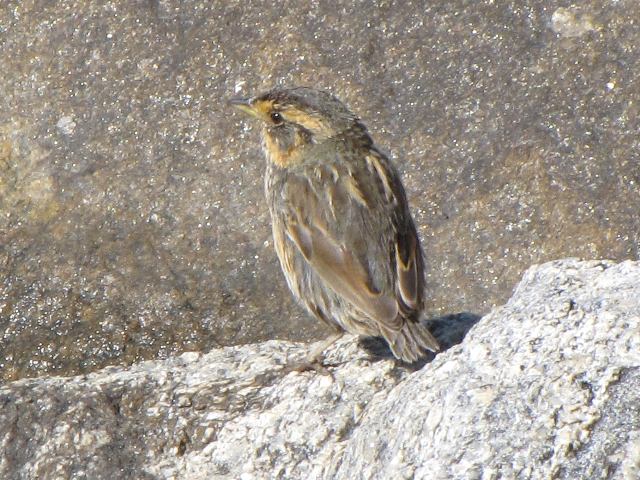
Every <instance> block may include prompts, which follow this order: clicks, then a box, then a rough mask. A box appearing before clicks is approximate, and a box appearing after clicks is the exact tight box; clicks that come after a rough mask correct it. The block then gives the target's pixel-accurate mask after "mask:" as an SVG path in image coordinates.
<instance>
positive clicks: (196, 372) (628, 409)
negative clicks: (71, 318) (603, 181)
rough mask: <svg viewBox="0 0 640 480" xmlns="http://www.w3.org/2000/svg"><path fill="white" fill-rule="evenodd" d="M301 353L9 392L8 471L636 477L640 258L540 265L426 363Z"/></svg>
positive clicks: (226, 353)
mask: <svg viewBox="0 0 640 480" xmlns="http://www.w3.org/2000/svg"><path fill="white" fill-rule="evenodd" d="M449 320H450V322H452V321H453V320H452V319H449ZM456 328H457V326H456V325H451V329H452V330H456ZM454 336H455V335H454ZM439 337H440V338H441V339H443V340H444V342H445V343H447V342H448V341H447V340H446V339H447V338H448V337H447V328H445V327H442V331H440V332H439ZM307 351H308V347H306V346H303V345H299V344H294V343H289V342H279V341H269V342H266V343H263V344H257V345H246V346H238V347H226V348H222V349H217V350H213V351H211V352H210V353H208V354H206V355H203V354H199V353H185V354H183V355H181V356H179V357H176V358H171V359H167V360H164V361H147V362H143V363H141V364H138V365H135V366H132V367H131V368H128V369H122V368H116V367H109V368H107V369H104V370H102V371H100V372H96V373H92V374H89V375H86V376H79V377H71V378H61V377H44V378H40V379H23V380H19V381H15V382H12V383H10V384H7V385H5V386H4V387H2V388H0V407H1V408H0V477H1V478H6V479H18V478H39V479H53V478H70V479H84V478H91V479H113V478H136V479H140V478H142V479H168V478H174V479H182V478H189V479H212V478H216V479H227V478H228V479H244V480H248V479H264V478H282V479H285V478H287V479H288V478H327V479H329V478H331V479H334V478H335V479H342V478H344V479H354V478H368V479H369V478H371V479H373V478H376V479H387V478H415V479H422V478H424V479H427V478H434V479H439V478H442V479H451V478H454V479H474V478H477V479H494V478H495V479H497V478H522V479H547V478H566V479H591V478H611V479H633V478H638V475H640V409H639V405H640V263H638V262H631V261H627V262H623V263H619V264H614V263H612V262H608V261H589V262H580V261H577V260H573V259H568V260H562V261H556V262H551V263H547V264H544V265H540V266H534V267H532V268H530V269H529V270H528V271H527V272H526V274H525V275H524V278H523V279H522V281H521V282H520V284H519V285H518V287H517V289H516V291H515V293H514V294H513V296H512V298H511V299H510V300H509V301H508V302H507V304H506V305H504V306H502V307H499V308H496V309H495V310H493V311H492V312H491V313H490V314H488V315H487V316H485V317H484V318H482V319H481V320H480V321H479V322H478V323H477V324H476V325H475V326H473V327H472V328H471V330H469V331H468V333H467V335H466V337H465V338H464V341H463V342H462V343H460V344H457V345H453V346H451V345H449V348H448V349H447V350H446V351H444V352H443V353H441V354H439V355H438V356H437V357H436V358H435V359H433V360H432V361H430V362H428V363H427V364H425V365H424V366H423V367H422V368H421V369H420V370H417V371H413V370H411V369H408V368H407V367H405V366H401V365H397V364H396V363H395V361H394V360H391V359H381V360H377V361H371V360H370V359H369V357H368V355H367V354H366V353H365V352H363V350H362V349H361V348H360V347H359V346H358V344H357V342H355V341H354V339H353V338H345V339H343V340H341V341H340V342H339V343H338V344H337V345H336V347H335V348H333V349H332V350H331V351H330V352H329V354H328V358H327V363H328V364H329V365H331V366H330V367H329V369H330V371H331V373H332V376H329V375H322V374H319V373H316V372H304V373H296V372H290V373H286V372H285V371H283V367H284V365H285V364H287V363H288V362H293V361H296V360H297V359H300V358H302V357H303V356H304V355H305V354H306V352H307Z"/></svg>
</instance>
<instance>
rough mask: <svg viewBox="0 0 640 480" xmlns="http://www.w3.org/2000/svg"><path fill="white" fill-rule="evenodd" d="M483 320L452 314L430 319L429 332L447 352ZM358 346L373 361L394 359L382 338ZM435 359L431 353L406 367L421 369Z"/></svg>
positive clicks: (371, 338) (359, 341) (467, 314)
mask: <svg viewBox="0 0 640 480" xmlns="http://www.w3.org/2000/svg"><path fill="white" fill-rule="evenodd" d="M481 318H482V317H481V316H480V315H476V314H475V313H471V312H462V313H450V314H448V315H442V316H440V317H433V318H431V319H429V321H428V324H429V330H431V333H433V335H434V336H435V337H436V338H437V339H438V341H439V342H440V345H441V346H442V351H446V350H448V349H449V348H451V347H453V346H454V345H457V344H459V343H462V340H464V337H465V336H466V334H467V332H468V331H469V330H471V327H473V326H474V325H475V324H476V323H478V321H479V320H480V319H481ZM358 345H359V346H360V348H362V349H363V350H365V351H366V352H367V353H368V354H369V355H370V357H371V360H372V361H378V360H383V359H386V358H393V354H392V353H391V350H390V349H389V345H387V342H385V340H384V339H383V338H381V337H361V338H360V339H359V340H358ZM434 358H435V355H434V354H433V353H431V352H429V354H428V355H427V356H425V357H424V358H423V359H421V360H419V361H417V362H416V363H414V364H404V365H406V366H408V367H410V368H412V369H420V368H422V367H424V366H425V365H426V364H427V363H429V362H431V361H432V360H433V359H434Z"/></svg>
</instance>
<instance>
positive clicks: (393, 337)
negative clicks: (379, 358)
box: [382, 320, 440, 363]
mask: <svg viewBox="0 0 640 480" xmlns="http://www.w3.org/2000/svg"><path fill="white" fill-rule="evenodd" d="M382 335H383V336H384V338H385V340H386V341H387V343H388V344H389V348H390V349H391V352H393V355H394V356H395V357H396V358H397V359H399V360H402V361H404V362H407V363H413V362H415V361H416V360H418V359H420V358H422V357H424V354H425V351H426V350H430V351H432V352H438V351H440V344H439V343H438V340H436V337H434V336H433V335H432V334H431V332H430V331H429V330H428V329H427V327H426V326H425V325H423V324H422V323H420V322H416V321H411V320H406V321H405V322H404V325H403V327H402V329H401V330H387V329H385V330H383V331H382Z"/></svg>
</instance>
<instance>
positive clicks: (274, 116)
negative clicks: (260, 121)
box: [271, 112, 283, 125]
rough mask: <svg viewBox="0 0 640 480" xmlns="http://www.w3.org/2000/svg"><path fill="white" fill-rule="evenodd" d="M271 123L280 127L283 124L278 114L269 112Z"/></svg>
mask: <svg viewBox="0 0 640 480" xmlns="http://www.w3.org/2000/svg"><path fill="white" fill-rule="evenodd" d="M271 121H272V122H273V123H274V125H280V124H281V123H282V122H283V119H282V115H281V114H280V112H271Z"/></svg>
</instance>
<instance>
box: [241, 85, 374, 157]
mask: <svg viewBox="0 0 640 480" xmlns="http://www.w3.org/2000/svg"><path fill="white" fill-rule="evenodd" d="M230 103H231V105H233V106H235V107H237V108H238V109H240V110H242V111H243V112H245V113H248V114H249V115H251V116H252V117H255V118H257V119H259V120H261V121H262V126H263V128H262V136H263V147H264V150H265V153H266V155H267V158H268V160H270V161H271V162H273V163H274V164H276V165H278V166H280V167H286V166H290V165H292V164H295V163H298V162H300V161H301V152H302V151H303V150H304V148H305V147H307V146H309V145H320V144H322V143H323V142H325V141H328V140H334V141H336V140H337V139H338V137H340V136H342V135H350V136H352V137H357V136H358V135H360V136H361V135H362V134H364V136H365V137H366V136H367V135H366V129H365V127H364V126H363V125H362V124H361V123H360V121H359V120H358V118H357V117H356V116H355V115H354V114H353V113H351V112H350V111H349V109H348V108H347V107H346V106H345V105H344V104H343V103H342V102H340V100H338V99H337V98H336V97H334V96H333V95H331V94H330V93H328V92H324V91H321V90H315V89H312V88H305V87H299V88H293V89H275V90H270V91H268V92H266V93H263V94H262V95H258V96H257V97H253V98H248V99H233V100H231V101H230ZM367 138H368V137H367Z"/></svg>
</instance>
